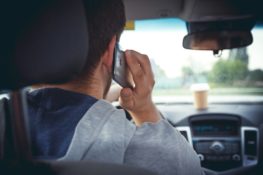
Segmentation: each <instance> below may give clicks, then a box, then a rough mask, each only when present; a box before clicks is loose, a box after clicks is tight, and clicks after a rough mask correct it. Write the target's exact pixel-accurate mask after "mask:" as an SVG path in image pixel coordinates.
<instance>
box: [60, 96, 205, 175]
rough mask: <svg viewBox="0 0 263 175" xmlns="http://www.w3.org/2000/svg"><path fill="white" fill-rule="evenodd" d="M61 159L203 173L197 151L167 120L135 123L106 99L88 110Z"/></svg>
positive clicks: (167, 173)
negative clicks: (141, 123) (136, 124)
mask: <svg viewBox="0 0 263 175" xmlns="http://www.w3.org/2000/svg"><path fill="white" fill-rule="evenodd" d="M60 160H91V161H99V162H111V163H116V164H127V165H131V166H137V167H141V168H145V169H148V170H152V171H153V172H156V173H158V174H160V175H172V174H173V175H174V174H179V175H189V174H191V175H194V174H196V175H201V174H202V169H201V166H200V160H199V158H198V157H197V155H196V153H195V151H194V150H193V149H192V147H191V146H190V144H189V143H188V142H187V141H186V140H185V139H184V137H183V136H182V135H181V134H180V133H179V132H178V131H177V130H176V129H175V128H174V127H173V126H172V125H170V124H169V123H168V122H167V121H166V120H164V119H162V120H160V121H159V122H158V123H144V124H143V125H142V126H140V127H136V126H135V125H134V124H133V123H132V122H130V121H128V120H127V119H126V116H125V112H124V111H123V110H120V109H116V108H115V107H114V106H112V105H111V104H110V103H108V102H106V101H103V100H99V101H97V102H96V103H95V104H94V105H93V106H92V107H91V108H90V109H89V110H88V111H87V112H86V113H85V115H84V116H83V118H82V119H81V120H80V122H79V123H78V125H77V127H76V130H75V133H74V136H73V139H72V141H71V143H70V146H69V149H68V151H67V153H66V155H65V156H64V157H62V158H61V159H60Z"/></svg>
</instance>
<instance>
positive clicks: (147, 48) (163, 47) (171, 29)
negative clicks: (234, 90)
mask: <svg viewBox="0 0 263 175" xmlns="http://www.w3.org/2000/svg"><path fill="white" fill-rule="evenodd" d="M186 34H187V32H186V27H185V23H184V22H183V21H181V20H178V19H162V20H146V21H138V22H136V23H135V31H124V33H123V34H122V37H121V41H120V44H121V47H122V48H123V49H124V50H125V49H133V50H136V51H139V52H141V53H143V54H147V55H148V56H149V58H150V59H154V61H155V62H156V63H157V64H158V65H159V66H160V67H161V68H162V69H163V70H164V71H165V73H166V75H167V76H168V77H170V78H174V77H178V76H181V69H182V67H183V66H190V67H192V68H194V70H195V71H197V72H199V71H205V70H206V71H207V70H211V68H212V65H213V63H215V62H216V61H217V60H218V59H219V58H218V57H215V56H214V55H213V53H212V52H211V51H192V50H187V49H184V48H183V47H182V41H183V37H184V36H185V35H186ZM252 34H253V37H254V42H253V44H252V45H251V46H249V47H248V54H249V56H250V60H249V69H250V70H253V69H258V68H260V69H263V28H262V29H254V30H253V31H252ZM227 54H228V51H224V52H223V55H222V57H224V56H226V55H227Z"/></svg>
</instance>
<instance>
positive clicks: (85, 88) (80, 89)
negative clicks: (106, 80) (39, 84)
mask: <svg viewBox="0 0 263 175" xmlns="http://www.w3.org/2000/svg"><path fill="white" fill-rule="evenodd" d="M45 87H47V88H60V89H64V90H67V91H72V92H76V93H80V94H84V95H89V96H92V97H94V98H96V99H103V88H101V87H103V86H102V85H101V83H100V81H97V80H92V81H91V82H89V83H87V82H83V81H78V80H73V81H70V82H68V83H65V84H60V85H46V86H45Z"/></svg>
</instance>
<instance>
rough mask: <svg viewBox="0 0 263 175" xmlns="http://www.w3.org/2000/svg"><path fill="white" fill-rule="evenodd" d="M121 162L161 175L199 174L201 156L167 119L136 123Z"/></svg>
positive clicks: (200, 170) (200, 172)
mask: <svg viewBox="0 0 263 175" xmlns="http://www.w3.org/2000/svg"><path fill="white" fill-rule="evenodd" d="M124 163H125V164H127V165H131V166H139V167H142V168H146V169H149V170H152V171H154V172H156V173H158V174H160V175H175V174H180V175H189V174H191V175H201V174H203V172H202V168H201V166H200V160H199V158H198V157H197V155H196V153H195V151H194V150H193V148H192V147H191V146H190V144H189V143H188V142H187V141H186V140H185V138H184V137H183V136H182V135H181V134H180V133H179V132H178V131H177V130H176V129H175V128H174V127H173V126H172V125H171V124H169V123H168V122H167V121H166V120H163V119H162V120H160V121H159V122H158V123H145V124H143V125H142V126H141V127H137V128H136V131H135V133H134V135H133V137H132V138H131V140H130V143H129V145H128V147H127V149H126V152H125V156H124Z"/></svg>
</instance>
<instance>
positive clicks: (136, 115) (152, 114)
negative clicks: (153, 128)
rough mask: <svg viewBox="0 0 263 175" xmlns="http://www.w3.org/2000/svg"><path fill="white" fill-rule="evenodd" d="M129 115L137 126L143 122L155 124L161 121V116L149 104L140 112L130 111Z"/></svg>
mask: <svg viewBox="0 0 263 175" xmlns="http://www.w3.org/2000/svg"><path fill="white" fill-rule="evenodd" d="M130 114H131V116H132V118H133V120H134V122H135V124H136V125H137V126H141V125H142V124H143V123H145V122H151V123H157V122H158V121H159V120H160V119H161V115H160V113H159V111H158V110H157V108H156V106H155V105H154V104H151V105H149V106H147V107H145V108H143V110H141V111H130Z"/></svg>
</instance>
